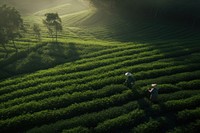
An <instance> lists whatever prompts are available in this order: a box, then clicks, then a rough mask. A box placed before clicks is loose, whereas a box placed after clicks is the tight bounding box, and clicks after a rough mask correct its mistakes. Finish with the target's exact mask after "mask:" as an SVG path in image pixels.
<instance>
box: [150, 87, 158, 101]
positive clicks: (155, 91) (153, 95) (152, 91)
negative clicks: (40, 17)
mask: <svg viewBox="0 0 200 133" xmlns="http://www.w3.org/2000/svg"><path fill="white" fill-rule="evenodd" d="M148 91H149V92H150V100H151V101H152V102H154V103H156V102H157V101H158V89H157V84H151V88H150V89H148Z"/></svg>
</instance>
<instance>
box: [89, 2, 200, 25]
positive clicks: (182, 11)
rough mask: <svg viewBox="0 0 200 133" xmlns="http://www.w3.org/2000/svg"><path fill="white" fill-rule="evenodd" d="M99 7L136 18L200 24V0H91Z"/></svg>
mask: <svg viewBox="0 0 200 133" xmlns="http://www.w3.org/2000/svg"><path fill="white" fill-rule="evenodd" d="M90 1H91V3H92V4H94V5H95V6H96V7H97V8H103V9H105V8H106V9H108V10H110V11H114V12H116V13H118V14H122V15H123V16H126V17H128V18H129V19H132V20H134V18H135V17H137V18H138V17H140V18H148V19H149V18H160V19H163V20H168V21H177V22H182V23H188V24H193V25H195V26H197V25H198V26H199V24H198V23H199V22H200V8H199V7H200V1H199V0H179V1H177V0H123V1H122V0H90Z"/></svg>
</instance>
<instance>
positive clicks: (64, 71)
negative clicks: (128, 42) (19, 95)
mask: <svg viewBox="0 0 200 133" xmlns="http://www.w3.org/2000/svg"><path fill="white" fill-rule="evenodd" d="M194 46H195V45H194ZM127 47H128V46H127ZM162 47H163V48H165V49H166V48H168V47H169V46H168V45H166V44H165V45H164V46H162V45H161V46H158V48H159V49H160V48H162ZM187 47H188V48H189V46H187ZM190 47H191V48H192V47H193V46H190ZM120 48H121V47H120ZM174 48H175V49H179V47H178V46H176V47H173V49H174ZM151 49H153V48H151ZM168 49H169V48H168ZM119 50H120V49H119ZM131 50H132V51H135V49H134V48H133V49H131ZM131 50H129V51H131ZM146 50H148V49H146ZM163 50H164V49H163ZM171 50H172V48H170V50H168V51H171ZM165 51H166V50H165ZM117 52H118V53H121V52H123V51H117ZM140 52H141V51H140ZM148 52H150V51H148ZM166 52H167V51H166ZM111 53H112V52H111ZM125 53H126V52H125ZM132 54H133V53H132ZM140 54H141V53H140ZM110 55H111V56H110ZM108 56H109V57H110V58H113V56H112V54H109V53H108ZM141 56H142V55H141ZM149 56H150V55H149ZM97 57H98V56H97ZM114 57H116V56H114ZM94 60H96V61H99V60H98V58H97V59H95V58H94ZM88 63H89V65H87V66H90V67H91V63H90V62H88ZM79 65H80V64H79ZM79 65H78V64H77V66H79ZM85 65H86V64H85V63H84V66H85ZM72 67H73V68H74V67H75V66H74V65H73V64H72ZM79 67H80V66H79ZM95 67H96V66H95ZM98 67H99V66H98ZM65 69H67V70H65ZM68 69H69V70H68ZM70 69H71V68H69V67H64V69H60V70H59V69H54V70H56V71H53V72H54V73H55V72H56V73H55V74H56V75H59V72H61V74H65V73H66V72H67V73H68V71H70ZM76 69H77V68H76ZM81 69H83V68H82V67H81ZM77 70H78V69H77ZM71 71H72V72H74V69H72V70H71ZM44 72H45V74H48V71H44ZM49 72H51V71H49ZM38 74H39V75H40V76H42V77H43V78H45V77H44V76H45V75H41V74H40V73H38ZM33 75H35V74H33ZM48 75H49V74H48ZM37 77H38V76H37ZM37 77H36V75H35V76H34V77H30V76H28V77H27V76H26V77H25V78H24V80H22V79H20V82H21V81H26V80H27V79H30V78H31V79H33V78H37ZM40 78H41V77H40ZM8 82H9V80H8V81H6V83H8Z"/></svg>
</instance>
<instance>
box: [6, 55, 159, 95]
mask: <svg viewBox="0 0 200 133" xmlns="http://www.w3.org/2000/svg"><path fill="white" fill-rule="evenodd" d="M157 57H159V58H160V56H159V55H156V56H153V57H147V58H141V59H138V60H135V61H134V60H133V61H132V62H131V63H128V62H127V61H125V62H124V63H122V62H121V64H122V66H126V65H135V64H137V63H138V64H139V63H142V62H147V61H153V60H155V59H156V58H157ZM132 58H133V57H132ZM121 59H123V58H122V57H121ZM127 59H128V58H127ZM140 60H141V61H142V62H141V61H140ZM113 61H115V60H113ZM119 61H120V60H119ZM108 62H110V63H114V62H112V61H111V60H108ZM110 63H109V64H110ZM90 64H91V63H90ZM100 64H101V65H100ZM104 65H107V61H104V63H98V64H93V66H96V67H97V66H104ZM117 65H118V64H117ZM84 66H85V65H84ZM87 66H89V65H86V67H87ZM90 67H91V66H90ZM118 67H119V65H118ZM80 68H82V69H83V67H80ZM87 69H88V68H87ZM87 69H86V70H87ZM83 70H85V69H83ZM29 84H31V85H33V84H35V82H34V80H33V83H30V82H26V83H23V84H22V85H23V86H22V85H14V86H13V88H12V87H11V86H7V87H6V88H5V89H2V91H4V90H6V92H7V91H8V90H14V89H22V88H21V87H26V85H29ZM16 86H19V87H20V86H21V87H20V88H18V87H16ZM7 88H9V89H7Z"/></svg>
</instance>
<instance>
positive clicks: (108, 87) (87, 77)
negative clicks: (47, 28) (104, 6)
mask: <svg viewBox="0 0 200 133" xmlns="http://www.w3.org/2000/svg"><path fill="white" fill-rule="evenodd" d="M65 6H67V5H65ZM55 9H58V7H55V8H52V9H51V10H55ZM59 9H61V10H62V11H63V12H65V11H64V10H63V8H62V6H61V7H60V8H59ZM46 10H47V9H45V10H42V11H38V13H41V12H43V11H46ZM35 17H36V16H35ZM102 17H103V15H102V14H98V13H97V14H96V13H95V12H94V9H87V10H82V11H80V12H79V11H78V12H76V13H75V12H73V13H72V14H71V13H70V14H66V15H62V20H63V24H64V25H65V32H64V34H62V35H60V38H59V44H57V45H55V44H52V43H51V42H50V41H49V40H50V39H48V37H47V35H46V34H44V40H43V41H42V42H41V43H40V42H37V41H36V40H34V38H33V39H29V37H30V38H31V35H30V34H28V35H26V36H27V38H21V39H19V40H18V43H17V46H18V47H19V53H18V56H16V54H15V53H13V55H11V56H10V57H9V58H8V59H2V60H1V61H0V64H1V66H3V68H1V69H0V73H2V74H1V75H3V74H5V75H7V74H8V76H7V77H10V78H5V77H6V76H5V77H3V76H2V80H1V81H0V103H1V104H0V117H1V119H0V132H1V133H3V132H5V133H7V132H28V133H57V132H62V133H71V132H76V133H77V132H91V133H106V132H107V133H115V132H120V133H121V132H123V133H127V132H133V133H143V132H197V131H198V129H199V128H200V90H199V88H200V62H199V59H200V41H199V37H200V34H199V33H198V30H195V29H192V28H191V27H184V26H174V25H170V24H169V23H168V24H166V25H165V24H159V23H158V22H152V21H151V22H144V23H141V22H135V23H134V24H130V23H128V22H127V23H125V21H123V20H122V19H119V18H111V17H110V16H109V15H108V16H107V18H106V19H105V20H102V21H101V19H102ZM105 17H106V16H105ZM28 18H30V16H29V17H27V18H26V19H27V22H28ZM39 19H40V18H39ZM116 20H118V21H116ZM89 25H90V26H89ZM177 27H178V28H177ZM26 40H27V41H26ZM31 40H32V41H31ZM27 44H28V46H27ZM8 49H10V51H11V52H12V51H14V50H13V48H12V45H11V44H10V47H9V48H8ZM0 53H1V57H2V56H3V52H2V51H1V52H0ZM27 62H28V63H27ZM19 64H21V67H19V66H20V65H19ZM38 66H39V67H38ZM33 68H34V70H32V69H33ZM19 71H21V73H20V72H19ZM128 71H129V72H131V73H133V75H134V77H135V79H136V82H135V86H134V88H133V89H129V88H127V87H126V86H125V85H124V81H125V78H126V77H125V75H124V73H125V72H128ZM9 74H10V75H9ZM13 74H16V75H14V76H12V75H13ZM19 74H20V75H19ZM152 83H157V84H158V88H159V96H158V100H159V102H158V103H156V104H155V103H153V102H151V101H150V100H149V94H148V92H147V89H148V88H149V87H150V85H151V84H152Z"/></svg>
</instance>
